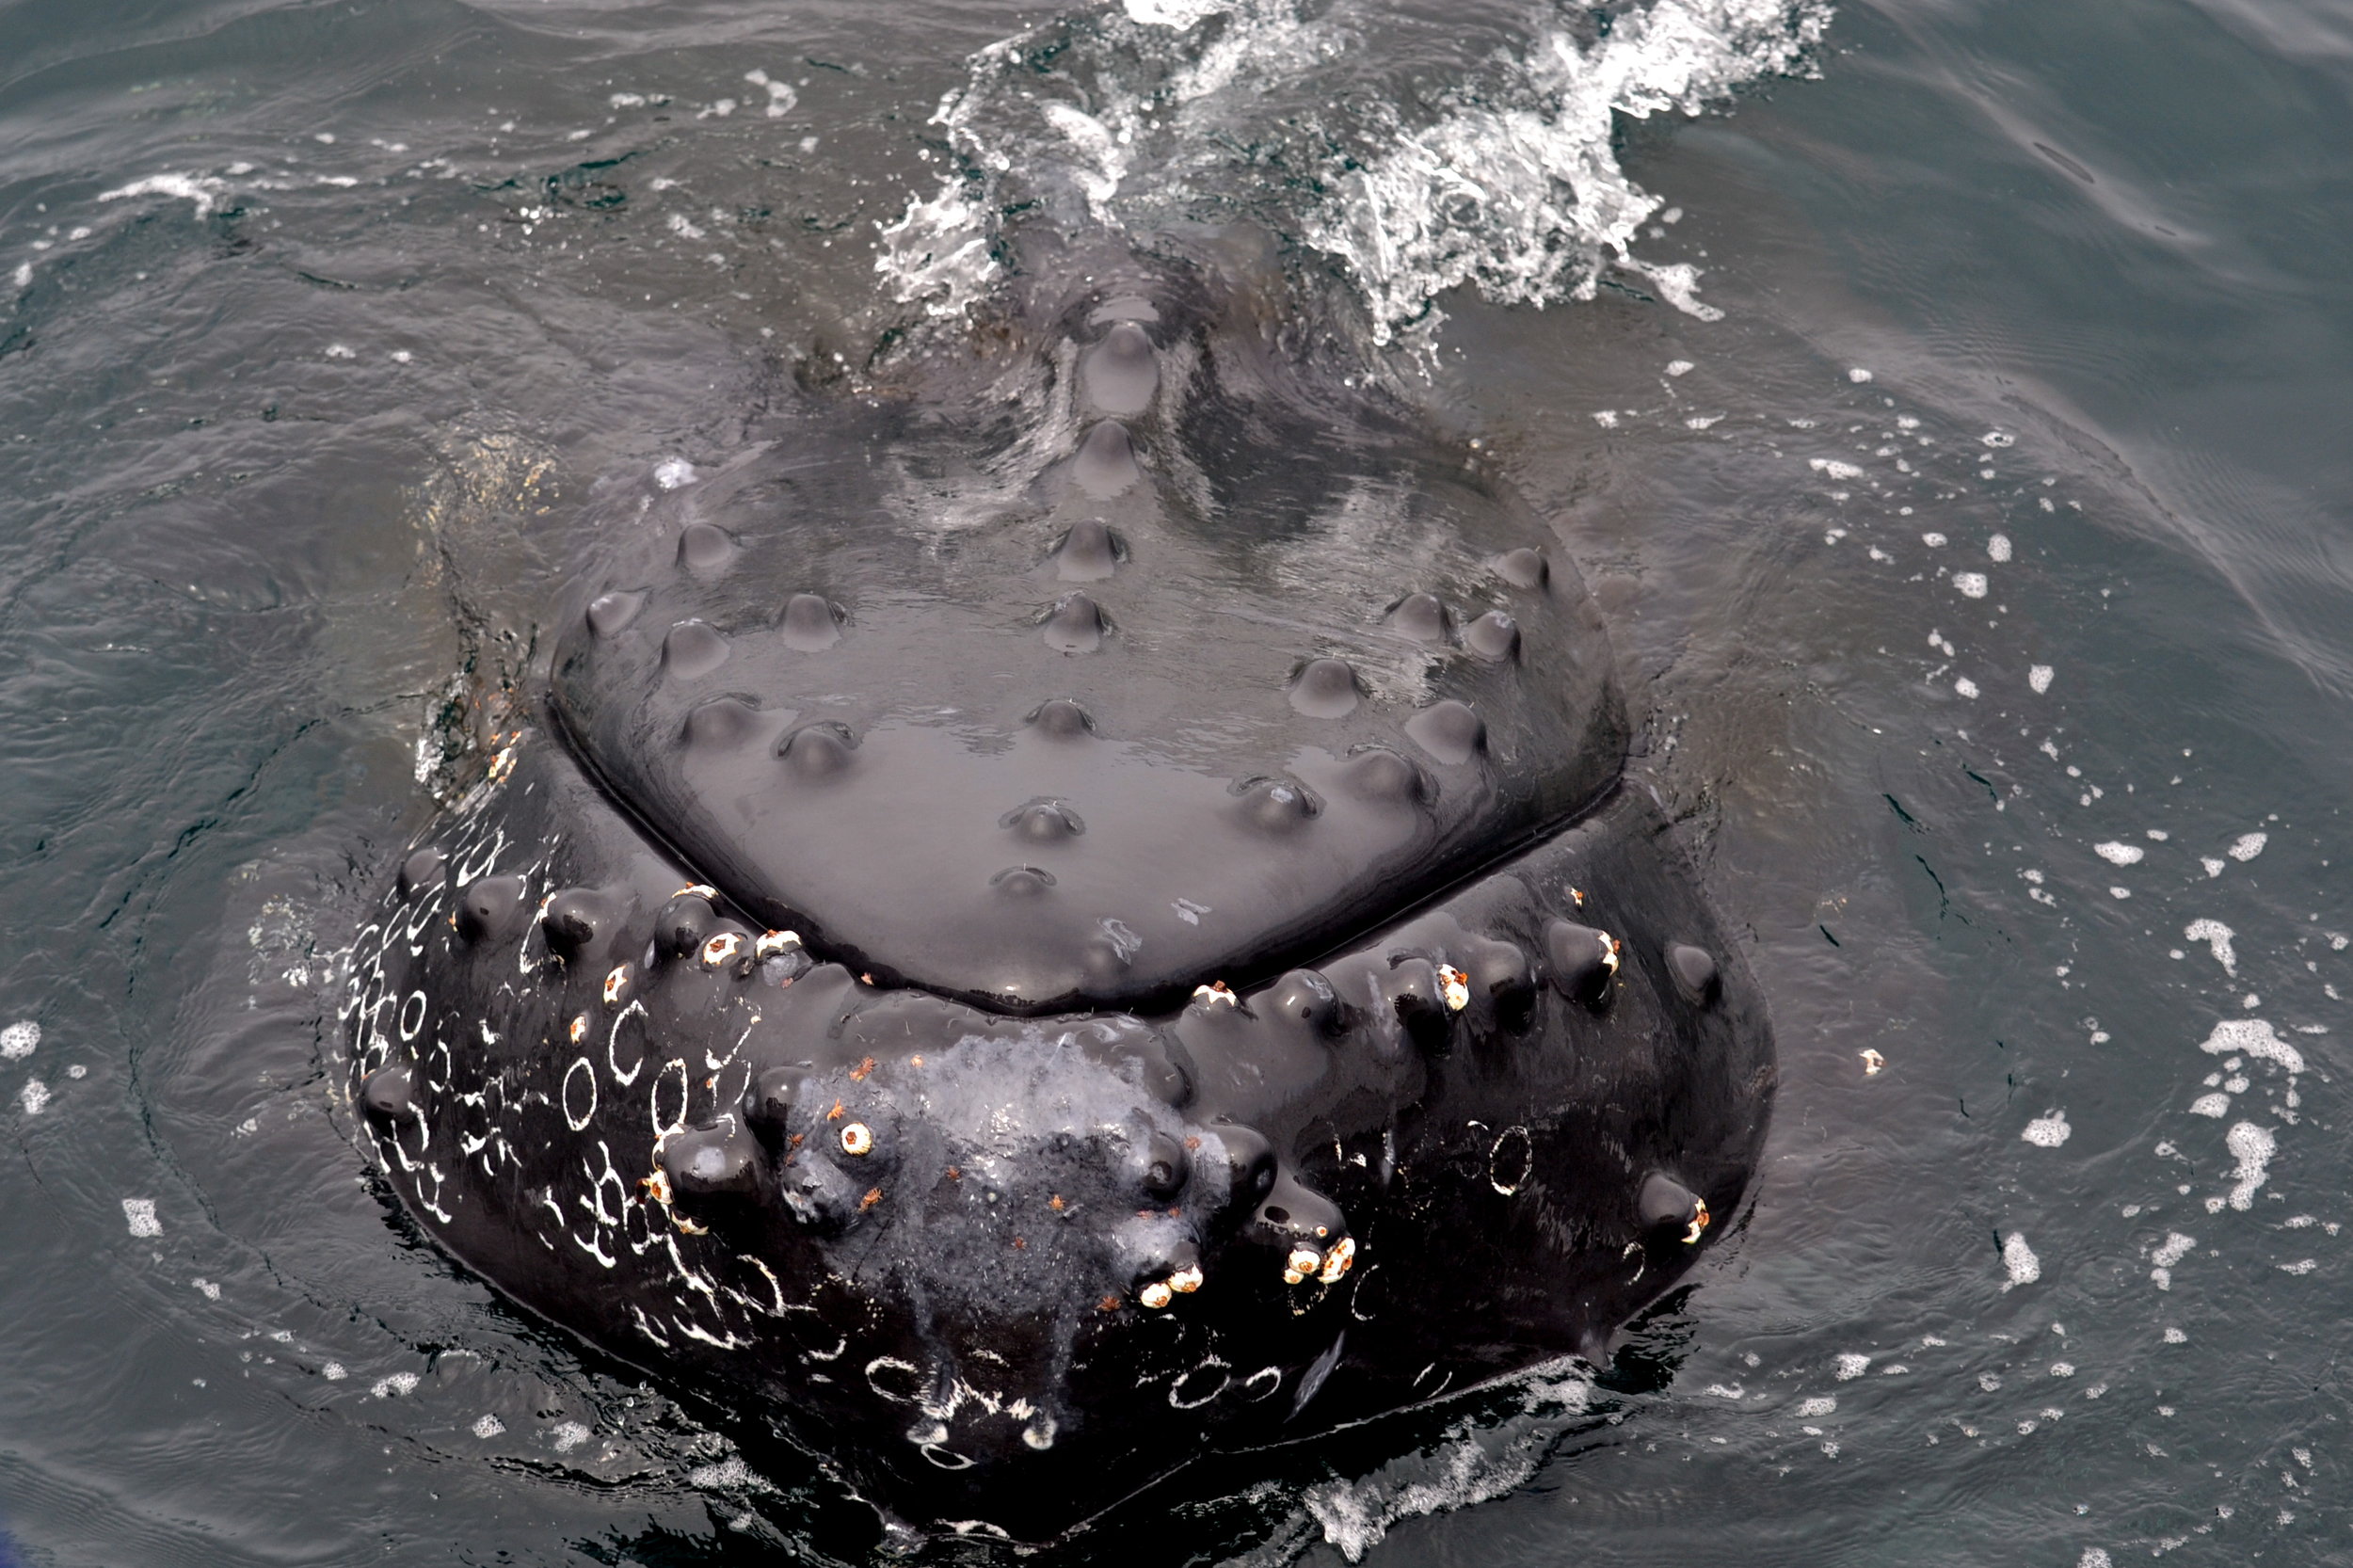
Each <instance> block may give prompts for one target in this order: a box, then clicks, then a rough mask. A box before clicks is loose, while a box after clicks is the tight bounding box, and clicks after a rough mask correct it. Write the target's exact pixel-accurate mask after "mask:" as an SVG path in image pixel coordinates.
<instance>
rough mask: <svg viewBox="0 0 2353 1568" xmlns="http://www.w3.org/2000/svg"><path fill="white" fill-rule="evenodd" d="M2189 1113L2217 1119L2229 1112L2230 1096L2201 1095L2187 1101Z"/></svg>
mask: <svg viewBox="0 0 2353 1568" xmlns="http://www.w3.org/2000/svg"><path fill="white" fill-rule="evenodd" d="M2189 1113H2190V1114H2191V1115H2193V1116H2212V1117H2214V1118H2215V1119H2216V1120H2217V1121H2219V1120H2220V1119H2221V1118H2223V1117H2225V1116H2227V1115H2229V1114H2230V1113H2231V1096H2228V1095H2201V1096H2198V1097H2197V1098H2196V1099H2194V1100H2192V1101H2190V1102H2189Z"/></svg>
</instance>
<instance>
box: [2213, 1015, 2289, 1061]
mask: <svg viewBox="0 0 2353 1568" xmlns="http://www.w3.org/2000/svg"><path fill="white" fill-rule="evenodd" d="M2199 1049H2200V1050H2202V1051H2204V1052H2206V1054H2208V1055H2209V1056H2228V1055H2232V1054H2233V1053H2235V1052H2240V1051H2244V1052H2245V1053H2246V1054H2247V1055H2249V1056H2251V1057H2254V1058H2255V1059H2256V1060H2257V1061H2261V1062H2276V1063H2278V1064H2280V1065H2281V1066H2282V1067H2285V1068H2286V1069H2287V1070H2288V1071H2289V1072H2290V1073H2292V1074H2293V1073H2300V1072H2302V1071H2303V1070H2304V1053H2303V1052H2302V1051H2299V1050H2297V1048H2295V1047H2294V1046H2292V1045H2290V1044H2288V1043H2287V1042H2286V1041H2285V1040H2282V1039H2281V1038H2280V1036H2279V1035H2278V1034H2277V1033H2276V1032H2273V1030H2272V1027H2271V1025H2270V1024H2268V1023H2266V1022H2265V1021H2264V1020H2263V1019H2261V1018H2225V1019H2223V1020H2222V1021H2221V1022H2220V1023H2217V1024H2216V1025H2215V1026H2214V1032H2213V1033H2211V1034H2209V1035H2207V1036H2206V1038H2205V1039H2204V1041H2203V1042H2201V1044H2200V1046H2199Z"/></svg>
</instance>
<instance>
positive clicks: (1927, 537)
mask: <svg viewBox="0 0 2353 1568" xmlns="http://www.w3.org/2000/svg"><path fill="white" fill-rule="evenodd" d="M1920 542H1921V543H1922V544H1924V545H1927V546H1928V547H1929V549H1930V550H1942V549H1944V548H1945V546H1946V545H1948V544H1950V543H1952V540H1950V539H1948V538H1946V537H1945V536H1944V535H1942V534H1923V535H1921V536H1920Z"/></svg>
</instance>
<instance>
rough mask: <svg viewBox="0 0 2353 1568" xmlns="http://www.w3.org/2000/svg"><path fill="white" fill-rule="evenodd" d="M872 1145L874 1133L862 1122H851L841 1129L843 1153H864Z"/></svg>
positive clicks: (869, 1150) (868, 1150)
mask: <svg viewBox="0 0 2353 1568" xmlns="http://www.w3.org/2000/svg"><path fill="white" fill-rule="evenodd" d="M873 1147H874V1134H873V1131H872V1128H868V1127H867V1125H866V1124H865V1123H864V1122H852V1123H851V1124H850V1125H849V1126H847V1127H845V1128H842V1129H841V1152H842V1153H843V1154H866V1153H869V1152H871V1151H872V1149H873Z"/></svg>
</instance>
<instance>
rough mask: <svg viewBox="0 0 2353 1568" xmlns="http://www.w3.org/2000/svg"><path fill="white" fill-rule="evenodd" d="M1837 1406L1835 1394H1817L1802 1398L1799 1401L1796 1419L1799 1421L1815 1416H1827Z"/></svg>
mask: <svg viewBox="0 0 2353 1568" xmlns="http://www.w3.org/2000/svg"><path fill="white" fill-rule="evenodd" d="M1837 1408H1838V1397H1837V1396H1836V1395H1834V1394H1817V1395H1815V1396H1814V1397H1813V1398H1812V1399H1810V1400H1801V1401H1800V1402H1799V1404H1798V1419H1800V1420H1801V1421H1804V1420H1811V1419H1813V1418H1814V1417H1816V1416H1827V1415H1829V1414H1830V1413H1831V1412H1832V1411H1833V1410H1836V1409H1837Z"/></svg>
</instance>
